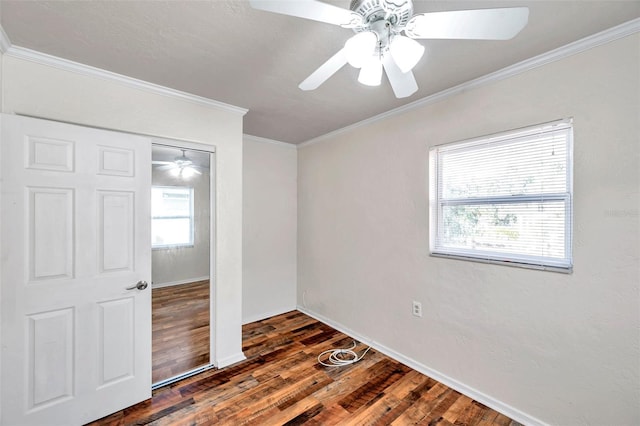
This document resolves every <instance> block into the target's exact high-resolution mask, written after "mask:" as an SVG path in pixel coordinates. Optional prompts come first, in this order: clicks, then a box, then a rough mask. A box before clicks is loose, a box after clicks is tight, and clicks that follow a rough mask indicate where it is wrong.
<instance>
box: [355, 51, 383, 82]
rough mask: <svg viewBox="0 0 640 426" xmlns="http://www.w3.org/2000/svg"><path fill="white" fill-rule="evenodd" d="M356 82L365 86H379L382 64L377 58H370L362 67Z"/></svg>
mask: <svg viewBox="0 0 640 426" xmlns="http://www.w3.org/2000/svg"><path fill="white" fill-rule="evenodd" d="M358 81H359V82H360V83H361V84H364V85H365V86H380V83H381V82H382V63H381V62H380V60H378V58H377V57H372V58H371V59H369V60H368V61H367V62H366V63H365V64H364V65H363V66H362V68H361V69H360V73H359V74H358Z"/></svg>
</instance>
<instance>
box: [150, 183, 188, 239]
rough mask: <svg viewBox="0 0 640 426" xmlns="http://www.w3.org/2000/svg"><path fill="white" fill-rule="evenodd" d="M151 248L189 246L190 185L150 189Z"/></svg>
mask: <svg viewBox="0 0 640 426" xmlns="http://www.w3.org/2000/svg"><path fill="white" fill-rule="evenodd" d="M151 214H152V221H151V243H152V247H153V248H166V247H176V246H192V245H193V188H190V187H180V186H154V187H152V188H151Z"/></svg>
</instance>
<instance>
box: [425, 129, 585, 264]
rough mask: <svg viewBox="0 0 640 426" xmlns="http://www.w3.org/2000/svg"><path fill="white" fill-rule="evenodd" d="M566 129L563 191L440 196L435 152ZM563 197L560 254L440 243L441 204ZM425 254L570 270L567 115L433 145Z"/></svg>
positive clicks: (570, 177) (569, 132)
mask: <svg viewBox="0 0 640 426" xmlns="http://www.w3.org/2000/svg"><path fill="white" fill-rule="evenodd" d="M563 129H566V130H567V140H566V192H564V193H536V194H527V195H508V196H505V195H502V196H483V197H459V198H447V199H444V197H442V198H441V197H440V195H441V188H442V179H443V178H442V167H441V166H440V162H439V154H440V153H442V152H446V151H451V150H459V149H464V148H467V147H477V146H479V145H483V144H484V145H488V146H490V147H494V146H495V145H497V144H508V143H509V142H511V143H514V142H515V141H516V140H518V139H520V138H523V137H531V136H535V135H536V134H542V133H548V132H551V131H558V130H563ZM558 201H563V202H564V203H565V204H564V205H565V209H564V210H565V214H564V258H563V259H562V260H552V259H551V258H549V257H541V256H532V255H524V254H517V253H504V252H491V251H487V250H474V249H468V248H452V247H445V246H444V245H442V244H441V241H442V235H443V232H444V230H445V225H444V214H443V207H445V206H452V205H473V206H476V205H482V204H485V205H486V204H492V205H495V204H511V205H518V204H520V205H521V204H523V203H526V202H531V203H534V202H535V203H551V202H558ZM429 235H430V237H429V255H430V256H433V257H444V258H450V259H459V260H468V261H474V262H482V263H492V264H500V265H507V266H517V267H522V268H529V269H539V270H549V271H554V272H563V273H571V272H573V248H572V245H573V119H572V118H567V119H562V120H556V121H553V122H549V123H543V124H538V125H534V126H529V127H525V128H520V129H515V130H509V131H506V132H501V133H496V134H492V135H487V136H482V137H478V138H473V139H467V140H462V141H457V142H451V143H446V144H441V145H437V146H433V147H431V148H430V149H429Z"/></svg>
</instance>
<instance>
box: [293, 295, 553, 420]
mask: <svg viewBox="0 0 640 426" xmlns="http://www.w3.org/2000/svg"><path fill="white" fill-rule="evenodd" d="M297 309H298V310H299V311H300V312H303V313H305V314H307V315H309V316H310V317H313V318H315V319H317V320H318V321H320V322H323V323H325V324H327V325H329V326H331V327H333V328H335V329H336V330H338V331H341V332H342V333H344V334H346V335H348V336H350V337H353V338H354V339H356V340H358V341H360V342H362V343H365V344H367V345H369V346H371V347H372V348H374V349H375V350H377V351H379V352H381V353H383V354H385V355H387V356H388V357H390V358H393V359H394V360H396V361H398V362H400V363H402V364H404V365H406V366H407V367H411V368H413V369H414V370H416V371H418V372H420V373H422V374H424V375H425V376H429V377H431V378H432V379H434V380H437V381H439V382H440V383H442V384H444V385H446V386H448V387H450V388H451V389H454V390H456V391H458V392H460V393H461V394H464V395H466V396H468V397H469V398H472V399H475V400H476V401H478V402H480V403H482V404H484V405H486V406H487V407H490V408H492V409H494V410H496V411H498V412H500V413H502V414H504V415H505V416H507V417H510V418H511V419H513V420H515V421H516V422H520V423H522V424H525V425H531V426H546V425H547V423H545V422H543V421H542V420H540V419H537V418H535V417H533V416H530V415H528V414H527V413H524V412H522V411H520V410H518V409H517V408H514V407H512V406H510V405H508V404H505V403H504V402H502V401H499V400H497V399H495V398H492V397H491V396H489V395H486V394H484V393H482V392H480V391H478V390H477V389H474V388H472V387H469V386H467V385H465V384H464V383H461V382H459V381H457V380H455V379H453V378H451V377H449V376H447V375H446V374H443V373H440V372H439V371H437V370H434V369H432V368H429V367H427V366H426V365H424V364H421V363H419V362H418V361H416V360H414V359H411V358H409V357H407V356H404V355H403V354H401V353H399V352H396V351H395V350H393V349H391V348H388V347H386V346H384V345H382V344H380V343H378V342H376V341H373V340H371V339H370V338H367V337H364V336H361V335H360V334H359V333H357V332H355V331H353V330H351V329H350V328H348V327H345V326H344V325H342V324H340V323H338V322H335V321H333V320H330V319H329V318H326V317H324V316H323V315H320V314H318V313H316V312H313V311H311V310H309V309H308V308H305V307H303V306H300V305H298V308H297Z"/></svg>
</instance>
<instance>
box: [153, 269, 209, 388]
mask: <svg viewBox="0 0 640 426" xmlns="http://www.w3.org/2000/svg"><path fill="white" fill-rule="evenodd" d="M151 299H152V301H151V304H152V318H151V321H152V341H151V344H152V357H151V358H152V374H151V375H152V381H153V383H157V382H160V381H162V380H165V379H168V378H170V377H174V376H177V375H179V374H182V373H184V372H186V371H189V370H193V369H194V368H197V367H200V366H203V365H207V364H209V280H205V281H197V282H193V283H188V284H181V285H175V286H169V287H160V288H154V289H152V290H151Z"/></svg>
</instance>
